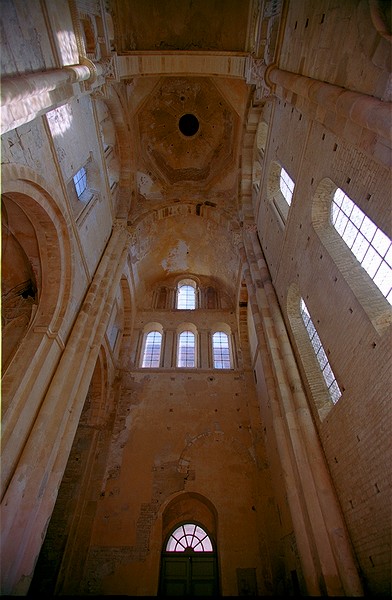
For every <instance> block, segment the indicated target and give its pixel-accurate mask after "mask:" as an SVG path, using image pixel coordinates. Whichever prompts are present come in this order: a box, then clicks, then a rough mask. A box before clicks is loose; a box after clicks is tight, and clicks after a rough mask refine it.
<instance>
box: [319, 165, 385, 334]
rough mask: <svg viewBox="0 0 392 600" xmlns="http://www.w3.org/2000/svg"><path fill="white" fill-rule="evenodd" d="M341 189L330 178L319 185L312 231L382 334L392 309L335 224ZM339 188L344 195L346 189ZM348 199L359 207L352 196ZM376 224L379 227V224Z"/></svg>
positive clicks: (374, 325) (375, 327) (378, 331)
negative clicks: (336, 196) (334, 205)
mask: <svg viewBox="0 0 392 600" xmlns="http://www.w3.org/2000/svg"><path fill="white" fill-rule="evenodd" d="M339 187H340V186H338V185H337V184H336V183H335V182H334V181H332V179H330V178H329V177H325V178H324V179H322V180H321V181H320V182H319V184H318V186H317V189H316V191H315V193H314V196H313V202H312V213H311V214H312V224H313V228H314V230H315V232H316V234H317V236H318V237H319V239H320V241H321V243H322V244H323V246H324V248H325V249H326V250H327V252H328V254H329V256H330V257H331V259H332V261H333V262H334V263H335V266H336V269H337V271H338V272H339V273H340V275H341V276H342V278H343V280H344V281H345V283H346V284H347V286H348V287H349V289H350V290H351V292H352V294H353V295H354V297H355V298H356V300H357V301H358V302H359V304H360V305H361V306H362V308H363V310H364V311H365V313H366V314H367V316H368V318H369V320H370V322H371V323H372V325H373V327H374V329H375V330H376V331H377V333H378V334H380V335H381V334H382V333H383V332H384V331H385V330H386V329H387V328H388V327H389V326H390V325H391V323H392V311H391V307H390V304H389V302H388V300H387V299H386V298H385V297H384V295H383V294H382V292H381V291H380V290H379V288H378V287H377V285H376V284H375V283H374V282H373V280H372V279H371V277H370V275H368V273H367V272H366V270H365V269H364V268H363V267H362V266H361V264H360V263H359V261H358V260H357V258H356V257H355V255H354V254H353V252H352V251H351V250H350V249H349V247H348V246H347V244H346V242H345V241H344V240H343V239H342V237H341V236H340V234H339V233H338V231H337V230H336V229H335V227H334V226H333V224H332V220H331V205H332V201H333V196H334V193H335V191H336V190H337V189H338V188H339ZM340 189H341V190H342V191H343V192H344V193H345V190H344V187H340ZM347 195H348V194H347ZM348 197H349V198H350V200H351V201H352V202H354V204H356V202H355V201H354V200H352V198H351V197H350V196H349V195H348ZM357 206H359V205H358V204H357ZM359 208H361V207H360V206H359ZM361 210H362V209H361ZM362 212H364V211H362ZM364 214H365V215H366V213H364ZM366 216H368V215H366ZM373 222H374V221H373ZM375 225H376V226H377V223H375Z"/></svg>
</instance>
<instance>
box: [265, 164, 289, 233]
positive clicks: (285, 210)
mask: <svg viewBox="0 0 392 600" xmlns="http://www.w3.org/2000/svg"><path fill="white" fill-rule="evenodd" d="M282 171H283V172H284V173H285V174H286V175H287V177H288V178H289V179H290V182H292V184H293V191H292V194H291V201H290V204H289V203H288V202H287V199H286V197H285V196H284V194H283V193H282V189H281V174H282ZM295 185H296V183H295V181H294V179H292V177H291V175H290V174H289V173H288V171H286V169H285V168H284V167H283V165H281V164H280V163H278V162H275V161H273V162H272V163H271V164H270V167H269V175H268V183H267V197H268V200H269V202H270V204H271V206H272V208H273V210H274V213H275V214H276V216H277V217H278V221H279V224H280V226H281V227H282V226H283V227H285V226H286V222H287V219H288V217H289V211H290V206H291V204H292V200H293V197H294V191H295Z"/></svg>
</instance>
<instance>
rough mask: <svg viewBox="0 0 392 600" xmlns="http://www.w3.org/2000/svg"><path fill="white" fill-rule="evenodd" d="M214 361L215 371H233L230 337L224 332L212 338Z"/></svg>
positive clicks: (217, 332) (216, 333)
mask: <svg viewBox="0 0 392 600" xmlns="http://www.w3.org/2000/svg"><path fill="white" fill-rule="evenodd" d="M212 360H213V366H214V369H231V358H230V343H229V336H228V335H227V333H225V332H224V331H216V332H215V333H214V334H213V336H212Z"/></svg>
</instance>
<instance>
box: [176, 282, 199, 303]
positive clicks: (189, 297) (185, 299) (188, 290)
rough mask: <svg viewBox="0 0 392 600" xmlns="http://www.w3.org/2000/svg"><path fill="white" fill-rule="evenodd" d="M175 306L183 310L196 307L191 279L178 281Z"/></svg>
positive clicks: (194, 291) (194, 289)
mask: <svg viewBox="0 0 392 600" xmlns="http://www.w3.org/2000/svg"><path fill="white" fill-rule="evenodd" d="M177 308H178V309H183V310H193V309H195V308H196V285H195V282H194V281H192V280H191V279H186V280H183V281H180V282H179V284H178V288H177Z"/></svg>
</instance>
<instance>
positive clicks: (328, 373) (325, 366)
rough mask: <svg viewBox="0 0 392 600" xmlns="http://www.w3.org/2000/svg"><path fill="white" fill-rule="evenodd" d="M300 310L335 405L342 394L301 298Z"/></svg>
mask: <svg viewBox="0 0 392 600" xmlns="http://www.w3.org/2000/svg"><path fill="white" fill-rule="evenodd" d="M300 308H301V317H302V320H303V322H304V324H305V327H306V331H307V332H308V336H309V339H310V342H311V344H312V346H313V350H314V352H315V354H316V358H317V362H318V364H319V366H320V369H321V372H322V374H323V377H324V381H325V383H326V385H327V388H328V392H329V395H330V397H331V400H332V402H333V403H334V404H335V403H336V402H337V401H338V400H339V398H340V396H341V395H342V393H341V391H340V388H339V386H338V384H337V382H336V378H335V375H334V373H333V371H332V369H331V365H330V364H329V361H328V358H327V355H326V352H325V350H324V348H323V345H322V343H321V340H320V338H319V335H318V333H317V331H316V328H315V326H314V324H313V321H312V319H311V317H310V313H309V310H308V308H307V306H306V304H305V302H304V299H303V298H301V301H300Z"/></svg>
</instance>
